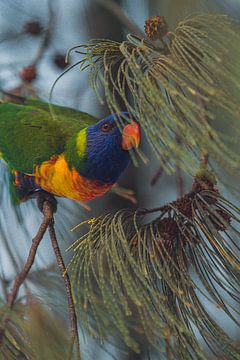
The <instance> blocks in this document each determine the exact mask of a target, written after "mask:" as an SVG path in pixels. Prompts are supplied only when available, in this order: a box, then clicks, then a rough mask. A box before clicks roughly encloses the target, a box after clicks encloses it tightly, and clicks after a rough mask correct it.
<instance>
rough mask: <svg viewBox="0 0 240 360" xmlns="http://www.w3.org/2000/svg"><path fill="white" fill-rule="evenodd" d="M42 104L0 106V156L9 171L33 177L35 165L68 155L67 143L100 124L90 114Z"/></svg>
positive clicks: (29, 102) (39, 102) (4, 104)
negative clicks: (88, 128)
mask: <svg viewBox="0 0 240 360" xmlns="http://www.w3.org/2000/svg"><path fill="white" fill-rule="evenodd" d="M50 106H51V111H50V107H49V104H47V103H44V102H42V101H39V100H28V101H26V103H25V104H24V105H22V104H21V105H19V104H13V103H1V104H0V153H1V156H2V158H3V159H4V160H5V161H6V162H7V163H8V164H9V166H10V167H12V168H14V169H17V170H19V171H21V172H24V173H29V174H31V173H32V171H33V167H34V165H38V164H41V163H42V162H43V161H46V160H48V159H50V157H51V156H53V155H57V154H60V153H62V152H64V151H65V149H66V146H67V142H68V140H69V139H70V138H71V137H73V136H74V135H75V134H77V133H78V132H79V131H80V130H82V129H84V128H85V127H88V126H90V125H92V124H94V123H96V122H97V121H98V119H97V118H95V117H94V116H91V115H89V114H87V113H83V112H80V111H77V110H73V109H70V108H66V107H61V106H57V105H50Z"/></svg>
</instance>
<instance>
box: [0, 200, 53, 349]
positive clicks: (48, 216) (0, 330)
mask: <svg viewBox="0 0 240 360" xmlns="http://www.w3.org/2000/svg"><path fill="white" fill-rule="evenodd" d="M43 216H44V218H43V222H42V224H41V225H40V227H39V229H38V232H37V235H36V236H35V237H34V238H33V240H32V245H31V248H30V251H29V254H28V258H27V261H26V263H25V265H24V267H23V270H22V271H21V272H20V273H19V274H18V275H17V277H16V279H15V282H14V285H13V289H12V291H11V292H10V294H9V295H8V297H7V304H8V307H9V309H12V307H13V305H14V303H15V300H16V298H17V295H18V291H19V288H20V286H21V285H22V283H23V282H24V280H25V279H26V277H27V276H28V274H29V271H30V270H31V267H32V265H33V262H34V259H35V256H36V252H37V249H38V246H39V244H40V242H41V240H42V238H43V235H44V234H45V232H46V230H47V228H48V226H49V224H50V222H51V220H52V218H53V211H52V206H51V204H50V203H49V202H48V201H45V202H44V204H43ZM8 321H9V316H8V314H7V313H6V315H5V317H3V319H2V321H1V325H0V344H1V343H2V341H3V337H4V334H5V329H6V325H7V323H8Z"/></svg>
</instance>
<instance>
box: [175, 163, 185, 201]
mask: <svg viewBox="0 0 240 360" xmlns="http://www.w3.org/2000/svg"><path fill="white" fill-rule="evenodd" d="M176 185H177V193H178V197H182V196H183V195H184V181H183V174H182V169H181V168H180V166H179V165H178V164H176Z"/></svg>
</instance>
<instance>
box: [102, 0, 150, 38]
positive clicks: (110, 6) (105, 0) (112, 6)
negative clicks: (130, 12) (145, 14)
mask: <svg viewBox="0 0 240 360" xmlns="http://www.w3.org/2000/svg"><path fill="white" fill-rule="evenodd" d="M96 2H97V3H99V4H100V5H102V6H103V7H105V8H106V9H107V10H109V11H110V12H111V13H112V14H113V15H115V16H116V18H117V19H118V20H119V21H120V22H121V23H122V24H123V25H124V26H126V28H128V29H129V30H130V31H131V33H133V34H134V35H137V36H139V37H140V38H145V34H144V33H143V32H142V31H141V30H140V29H139V27H138V26H137V25H136V24H135V23H134V22H133V21H131V20H130V19H129V18H128V17H127V16H126V15H125V14H124V12H123V11H122V8H121V7H120V6H119V5H118V4H117V3H115V2H113V1H112V0H96Z"/></svg>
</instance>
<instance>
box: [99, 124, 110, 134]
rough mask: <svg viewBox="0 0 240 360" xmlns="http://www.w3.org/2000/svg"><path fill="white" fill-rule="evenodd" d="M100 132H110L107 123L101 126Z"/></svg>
mask: <svg viewBox="0 0 240 360" xmlns="http://www.w3.org/2000/svg"><path fill="white" fill-rule="evenodd" d="M101 130H102V131H103V132H109V131H110V130H111V125H110V124H109V123H105V124H103V125H102V127H101Z"/></svg>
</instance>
